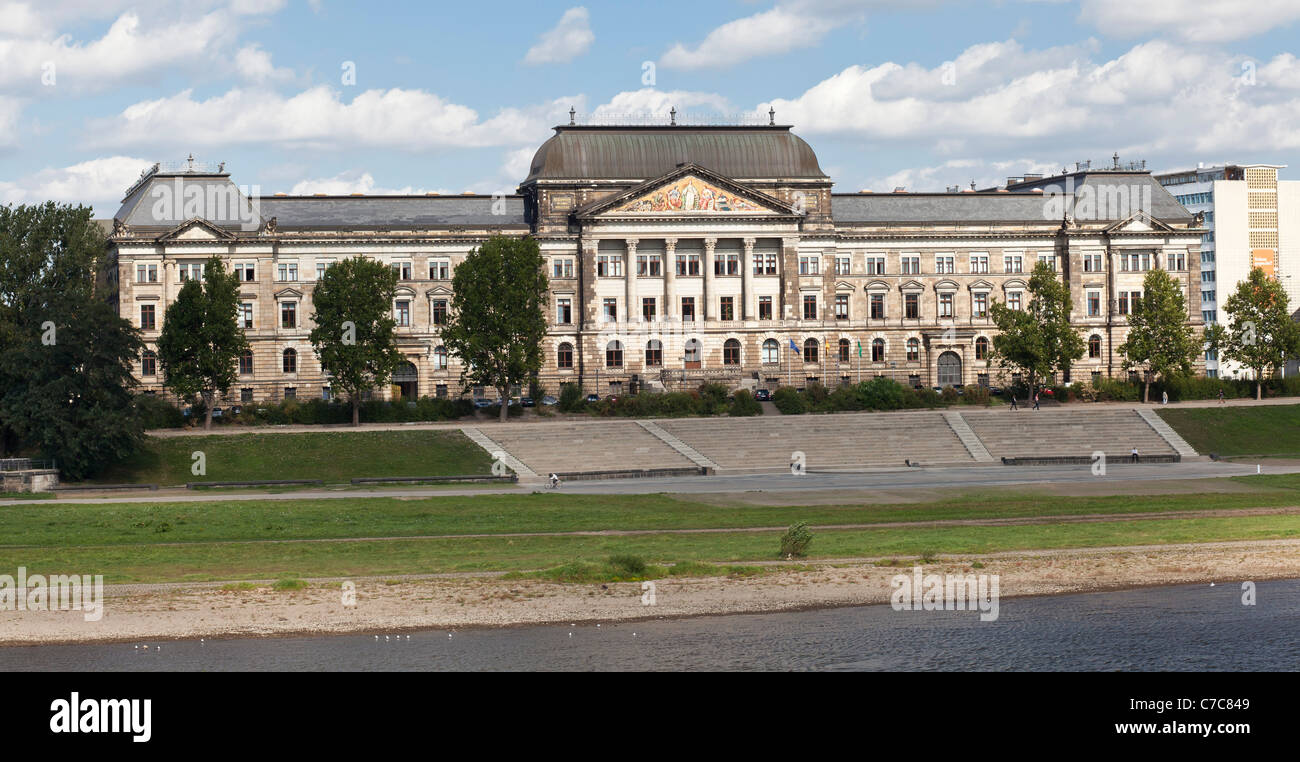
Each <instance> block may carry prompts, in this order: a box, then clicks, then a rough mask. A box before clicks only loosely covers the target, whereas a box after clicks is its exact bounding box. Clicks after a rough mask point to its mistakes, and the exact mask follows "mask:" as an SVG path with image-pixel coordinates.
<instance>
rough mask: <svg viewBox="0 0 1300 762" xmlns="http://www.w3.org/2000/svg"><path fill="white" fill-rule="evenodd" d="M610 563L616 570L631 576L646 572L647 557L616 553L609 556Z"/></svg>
mask: <svg viewBox="0 0 1300 762" xmlns="http://www.w3.org/2000/svg"><path fill="white" fill-rule="evenodd" d="M609 565H610V566H611V567H613V568H614V569H615V570H616V571H618V572H620V573H622V574H625V575H627V576H629V577H635V576H639V575H641V574H645V570H646V563H645V559H643V558H641V557H640V556H631V555H615V556H610V557H609Z"/></svg>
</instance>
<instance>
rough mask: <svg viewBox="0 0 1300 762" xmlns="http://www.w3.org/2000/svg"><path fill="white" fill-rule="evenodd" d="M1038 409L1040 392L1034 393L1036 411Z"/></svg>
mask: <svg viewBox="0 0 1300 762" xmlns="http://www.w3.org/2000/svg"><path fill="white" fill-rule="evenodd" d="M1037 409H1038V392H1034V410H1037Z"/></svg>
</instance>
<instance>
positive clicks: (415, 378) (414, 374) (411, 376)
mask: <svg viewBox="0 0 1300 762" xmlns="http://www.w3.org/2000/svg"><path fill="white" fill-rule="evenodd" d="M393 386H396V387H397V388H398V394H399V395H400V396H401V398H402V399H404V400H413V399H418V398H419V396H420V374H419V371H417V370H416V369H415V364H414V363H411V362H404V363H401V364H400V365H398V366H397V370H395V371H393Z"/></svg>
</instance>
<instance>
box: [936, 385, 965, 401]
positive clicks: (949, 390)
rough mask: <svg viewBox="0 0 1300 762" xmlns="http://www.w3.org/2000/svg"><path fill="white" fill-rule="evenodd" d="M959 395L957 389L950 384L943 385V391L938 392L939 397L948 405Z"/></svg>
mask: <svg viewBox="0 0 1300 762" xmlns="http://www.w3.org/2000/svg"><path fill="white" fill-rule="evenodd" d="M960 396H961V395H960V394H958V393H957V390H956V389H955V388H953V387H951V386H945V387H944V388H943V391H941V392H939V398H940V399H942V400H943V401H944V402H945V403H947V404H949V405H951V404H952V403H954V402H956V401H957V399H958V398H959V397H960Z"/></svg>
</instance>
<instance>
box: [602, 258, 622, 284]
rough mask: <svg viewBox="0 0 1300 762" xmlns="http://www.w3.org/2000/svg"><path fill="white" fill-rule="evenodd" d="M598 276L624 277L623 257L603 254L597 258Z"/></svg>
mask: <svg viewBox="0 0 1300 762" xmlns="http://www.w3.org/2000/svg"><path fill="white" fill-rule="evenodd" d="M596 274H597V275H599V276H601V277H602V278H621V277H623V257H621V256H618V255H615V254H601V255H600V256H598V257H596Z"/></svg>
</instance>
